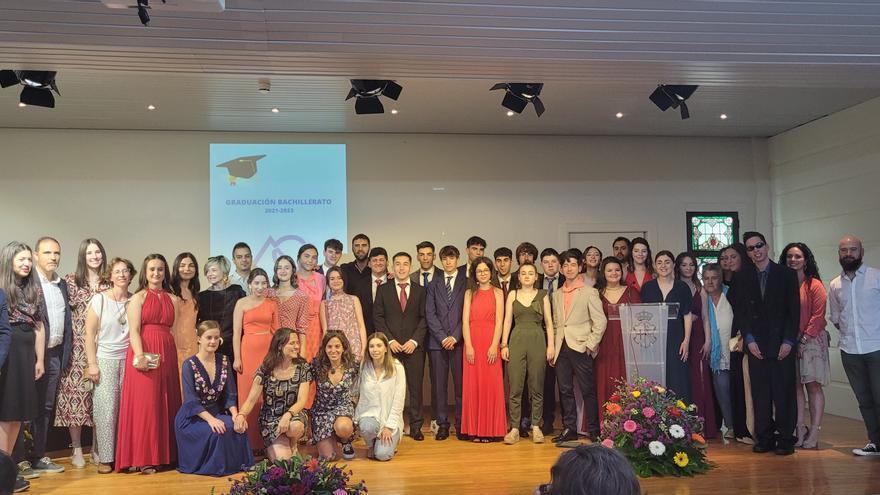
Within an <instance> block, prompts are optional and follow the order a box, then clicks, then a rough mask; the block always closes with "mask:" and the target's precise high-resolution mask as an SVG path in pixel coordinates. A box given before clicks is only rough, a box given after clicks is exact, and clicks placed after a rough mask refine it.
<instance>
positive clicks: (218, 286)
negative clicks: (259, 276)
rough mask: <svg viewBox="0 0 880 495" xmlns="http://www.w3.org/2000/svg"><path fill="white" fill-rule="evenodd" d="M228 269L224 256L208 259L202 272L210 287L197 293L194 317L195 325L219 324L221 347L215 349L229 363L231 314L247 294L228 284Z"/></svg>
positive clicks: (231, 358)
mask: <svg viewBox="0 0 880 495" xmlns="http://www.w3.org/2000/svg"><path fill="white" fill-rule="evenodd" d="M229 269H230V265H229V260H227V259H226V257H225V256H222V255H221V256H213V257H211V258H208V261H207V262H206V263H205V268H204V270H205V278H206V279H207V280H208V284H210V285H209V286H208V288H207V289H206V290H203V291H201V292H199V313H198V315H197V316H196V324H199V323H201V322H203V321H208V320H214V321H216V322H218V323H219V324H220V336H221V337H222V338H223V345H221V346H220V348H219V349H217V352H218V353H220V354H224V355H226V357H228V358H229V362H230V363H231V362H232V360H233V357H234V353H233V352H232V340H233V339H232V312H233V311H234V310H235V303H236V302H237V301H238V300H239V299H241V298H242V297H244V296H246V295H247V294H245V292H244V289H242V288H241V286H239V285H235V284H230V283H229Z"/></svg>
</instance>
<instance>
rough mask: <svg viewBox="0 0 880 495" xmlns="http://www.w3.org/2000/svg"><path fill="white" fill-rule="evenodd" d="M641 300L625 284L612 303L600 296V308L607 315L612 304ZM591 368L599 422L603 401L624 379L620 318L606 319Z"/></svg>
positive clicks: (585, 423) (638, 301) (634, 291)
mask: <svg viewBox="0 0 880 495" xmlns="http://www.w3.org/2000/svg"><path fill="white" fill-rule="evenodd" d="M640 302H642V300H641V298H639V293H638V292H637V291H636V290H635V289H633V288H632V287H629V286H627V288H626V289H624V291H623V294H621V295H620V299H618V300H617V302H616V303H612V302H610V301H608V299H605V296H604V295H603V296H602V309H603V310H604V311H605V316H608V313H609V308H610V306H612V305H614V304H638V303H640ZM593 369H594V370H595V374H596V398H597V399H598V401H599V422H600V423H601V422H602V419H603V417H604V413H605V406H604V405H605V402H607V401H608V398H609V397H611V395H612V394H613V393H614V391H615V390H616V389H617V387H618V386H620V383H619V382H620V381H621V380H626V358H625V356H624V352H623V332H622V330H621V328H620V320H619V319H614V320H612V319H611V318H609V319H608V326H607V327H606V328H605V333H604V334H602V341H601V342H599V348H598V349H597V354H596V359H595V360H594V361H593ZM583 428H584V431H586V429H587V421H586V418H584V424H583Z"/></svg>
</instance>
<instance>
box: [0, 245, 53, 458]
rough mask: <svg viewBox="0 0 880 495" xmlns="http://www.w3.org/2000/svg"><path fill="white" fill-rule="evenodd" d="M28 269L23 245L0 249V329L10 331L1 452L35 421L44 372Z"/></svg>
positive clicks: (0, 384) (38, 299)
mask: <svg viewBox="0 0 880 495" xmlns="http://www.w3.org/2000/svg"><path fill="white" fill-rule="evenodd" d="M33 265H34V263H33V257H32V255H31V248H30V247H28V246H27V245H26V244H24V243H21V242H16V241H13V242H10V243H9V244H7V245H6V246H5V247H3V249H2V250H0V300H2V299H5V301H4V303H0V307H2V309H3V311H2V312H0V326H5V325H6V324H7V323H8V327H9V329H8V332H9V339H8V352H7V354H6V359H5V362H3V364H2V368H0V398H2V400H0V450H2V451H4V452H7V453H10V454H11V453H12V449H13V447H15V440H16V438H18V431H19V429H20V428H21V423H22V421H30V420H33V419H35V418H36V417H37V407H38V404H37V385H36V380H38V379H40V377H42V376H43V372H44V368H43V352H44V349H45V333H44V332H43V323H42V315H41V314H40V307H41V306H42V298H43V294H42V291H41V289H40V281H39V280H38V279H37V275H36V273H35V271H34V266H33ZM7 308H8V316H7V314H6V311H7ZM2 320H6V321H2Z"/></svg>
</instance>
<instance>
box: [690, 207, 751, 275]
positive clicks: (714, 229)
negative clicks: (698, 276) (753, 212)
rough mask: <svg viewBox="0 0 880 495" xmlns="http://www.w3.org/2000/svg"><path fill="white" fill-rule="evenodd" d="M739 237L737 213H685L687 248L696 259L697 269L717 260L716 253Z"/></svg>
mask: <svg viewBox="0 0 880 495" xmlns="http://www.w3.org/2000/svg"><path fill="white" fill-rule="evenodd" d="M738 237H739V213H737V212H735V211H724V212H721V211H718V212H711V211H710V212H693V211H689V212H688V213H687V246H688V250H689V251H691V252H692V253H694V255H696V257H697V265H699V266H698V269H699V268H702V266H703V265H704V264H706V263H714V262H716V261H717V260H718V253H719V252H720V251H721V250H722V249H724V248H725V247H727V246H729V245H731V244H733V243H734V242H736V241H737V238H738Z"/></svg>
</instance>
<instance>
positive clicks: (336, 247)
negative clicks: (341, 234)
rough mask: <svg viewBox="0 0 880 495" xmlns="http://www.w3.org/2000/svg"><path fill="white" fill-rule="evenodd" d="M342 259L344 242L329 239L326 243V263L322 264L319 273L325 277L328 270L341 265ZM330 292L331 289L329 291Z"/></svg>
mask: <svg viewBox="0 0 880 495" xmlns="http://www.w3.org/2000/svg"><path fill="white" fill-rule="evenodd" d="M341 257H342V241H340V240H339V239H327V240H326V241H324V262H323V263H321V266H319V267H318V269H317V270H315V271H317V272H318V273H320V274H322V275H325V274H327V270H329V269H331V268H333V267H334V266H336V264H337V263H339V258H341ZM328 290H329V289H328Z"/></svg>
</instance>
